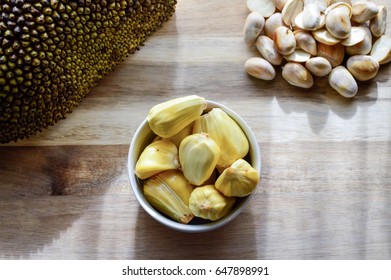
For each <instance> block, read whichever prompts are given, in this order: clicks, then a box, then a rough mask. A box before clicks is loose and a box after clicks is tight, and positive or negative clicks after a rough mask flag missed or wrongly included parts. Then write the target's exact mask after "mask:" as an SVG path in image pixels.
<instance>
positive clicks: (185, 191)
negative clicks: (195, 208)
mask: <svg viewBox="0 0 391 280" xmlns="http://www.w3.org/2000/svg"><path fill="white" fill-rule="evenodd" d="M156 177H157V178H158V179H160V180H162V181H163V182H164V183H165V184H166V185H168V186H169V187H170V188H171V189H172V190H173V191H174V192H175V193H176V194H177V195H178V196H179V198H180V199H181V200H182V201H183V202H184V203H185V204H186V205H187V206H189V198H190V194H191V193H192V191H193V190H194V186H193V185H192V184H190V182H189V181H187V179H186V178H185V176H184V175H183V173H182V172H181V171H179V170H167V171H164V172H162V173H159V174H157V175H156Z"/></svg>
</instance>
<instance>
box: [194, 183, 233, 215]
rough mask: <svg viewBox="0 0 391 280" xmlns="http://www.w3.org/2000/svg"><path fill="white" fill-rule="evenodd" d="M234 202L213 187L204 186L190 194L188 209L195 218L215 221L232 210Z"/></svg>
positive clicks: (231, 198)
mask: <svg viewBox="0 0 391 280" xmlns="http://www.w3.org/2000/svg"><path fill="white" fill-rule="evenodd" d="M235 201H236V198H235V197H227V196H224V195H223V194H221V193H220V192H219V191H218V190H217V189H216V188H215V186H214V185H205V186H202V187H197V188H195V189H194V191H193V192H192V193H191V195H190V199H189V208H190V211H191V212H192V213H193V214H194V216H196V217H200V218H203V219H208V220H211V221H217V220H219V219H221V218H222V217H224V216H225V215H227V214H228V213H229V212H230V211H231V210H232V208H233V206H234V204H235Z"/></svg>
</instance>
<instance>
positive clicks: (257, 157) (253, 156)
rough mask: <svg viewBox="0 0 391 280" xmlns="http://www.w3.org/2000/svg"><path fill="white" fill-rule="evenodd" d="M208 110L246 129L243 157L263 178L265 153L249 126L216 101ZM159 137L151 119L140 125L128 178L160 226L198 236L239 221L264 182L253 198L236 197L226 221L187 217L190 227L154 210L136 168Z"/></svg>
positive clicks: (225, 217)
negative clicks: (146, 149) (215, 109)
mask: <svg viewBox="0 0 391 280" xmlns="http://www.w3.org/2000/svg"><path fill="white" fill-rule="evenodd" d="M206 103H207V106H206V109H205V110H204V111H203V114H205V113H208V112H210V111H211V110H212V109H213V108H220V109H221V110H223V111H224V112H225V113H226V114H227V115H228V116H230V117H231V118H232V119H233V120H234V121H235V122H236V123H237V124H238V125H239V126H240V128H241V129H242V131H243V132H244V134H245V136H246V137H247V140H248V146H249V147H248V153H247V154H246V155H245V156H244V157H243V158H244V159H245V160H246V161H247V162H248V163H249V164H251V166H252V167H253V168H254V169H255V170H256V171H257V172H258V174H259V176H260V174H261V152H260V149H259V146H258V143H257V140H256V138H255V135H254V133H253V131H252V130H251V128H250V127H249V125H248V124H247V123H246V122H245V121H244V119H243V118H242V117H240V116H239V115H238V114H237V113H235V112H234V111H232V110H231V109H230V108H228V107H226V106H224V105H223V104H220V103H218V102H215V101H210V100H206ZM156 139H159V137H157V136H156V134H155V133H154V132H153V131H152V130H151V128H150V126H149V124H148V120H147V118H146V119H145V120H144V121H143V122H142V123H141V124H140V126H139V127H138V129H137V130H136V132H135V133H134V136H133V138H132V140H131V143H130V149H129V154H128V166H127V167H128V174H129V180H130V185H131V189H132V191H133V193H134V195H135V197H136V199H137V201H138V202H139V204H140V206H141V207H142V208H143V209H144V210H145V211H146V212H147V213H148V214H149V215H150V216H151V217H152V218H153V219H155V220H156V221H158V222H159V223H161V224H163V225H165V226H167V227H169V228H171V229H174V230H177V231H181V232H188V233H198V232H206V231H211V230H215V229H217V228H220V227H222V226H224V225H226V224H228V223H230V222H231V221H232V220H234V219H235V218H237V217H238V216H239V215H240V214H241V213H242V211H243V210H244V209H245V208H246V207H247V205H248V204H249V202H250V200H251V199H252V198H253V196H254V193H255V191H256V189H257V188H259V184H260V180H259V182H258V186H257V188H256V189H255V190H254V191H253V192H251V193H250V194H249V195H247V196H244V197H236V198H235V199H236V201H235V203H234V205H233V207H232V209H231V210H230V211H229V213H228V214H226V215H224V216H223V217H222V218H219V219H217V220H215V221H212V220H208V219H202V218H199V217H194V218H192V217H190V218H189V215H188V213H184V214H183V215H184V219H185V220H186V221H187V223H181V222H180V221H175V220H174V219H172V218H170V217H168V216H167V215H165V214H164V213H163V212H162V211H159V210H157V209H156V207H153V206H152V205H151V203H150V201H149V200H148V199H147V197H146V195H145V193H144V191H143V188H144V184H145V182H146V180H143V179H140V178H139V177H138V176H137V175H136V172H135V170H136V165H137V162H138V159H139V158H140V155H141V154H142V152H143V151H144V149H145V148H146V147H147V146H148V145H150V144H151V143H152V142H154V141H157V140H156ZM195 188H199V186H195ZM191 218H192V219H191Z"/></svg>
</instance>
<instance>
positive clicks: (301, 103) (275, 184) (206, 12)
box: [0, 0, 391, 259]
mask: <svg viewBox="0 0 391 280" xmlns="http://www.w3.org/2000/svg"><path fill="white" fill-rule="evenodd" d="M375 2H376V3H377V4H379V5H380V4H383V5H385V6H387V8H388V9H389V10H391V5H390V3H389V2H388V1H385V0H376V1H375ZM247 14H248V11H247V8H246V6H245V3H244V2H243V1H241V0H232V1H229V5H227V1H223V0H216V1H201V2H200V1H195V0H186V1H179V3H178V6H177V12H176V14H175V16H174V17H173V18H172V19H171V20H170V21H169V22H167V23H166V24H165V25H164V26H163V28H161V29H160V30H158V31H157V32H156V33H154V34H153V35H152V37H150V38H149V40H148V41H147V42H146V44H145V46H144V47H142V48H141V50H140V51H138V52H136V53H135V54H134V55H132V56H129V57H128V59H126V60H125V61H124V63H122V64H120V65H119V67H118V68H117V69H116V70H115V71H114V72H112V73H110V74H109V75H107V76H106V77H105V78H104V79H103V80H102V81H101V83H99V84H98V85H97V86H96V87H95V88H93V89H92V91H91V93H90V95H89V96H88V97H87V98H86V99H85V100H84V101H83V102H82V103H81V104H80V105H79V107H78V108H77V109H76V110H75V111H74V112H73V113H72V114H70V115H69V116H68V118H67V119H66V120H63V121H60V122H59V123H58V124H57V125H56V126H54V127H51V128H49V129H48V130H46V131H44V132H43V133H40V134H37V135H35V136H33V137H31V138H30V139H27V140H23V141H19V142H17V143H10V144H7V145H1V146H0V258H1V259H391V211H390V210H391V172H390V171H391V98H390V92H391V81H390V79H389V77H390V74H391V66H390V64H387V65H383V66H381V69H380V71H379V74H378V76H377V77H376V78H375V79H373V80H371V81H369V82H365V83H360V84H359V89H360V90H359V93H358V95H357V96H356V97H355V98H354V99H352V100H346V99H344V98H342V97H340V96H338V95H337V94H336V93H335V92H334V91H333V90H332V89H331V88H330V87H329V86H328V84H327V79H321V78H319V79H316V83H315V86H314V87H313V88H312V89H311V90H309V91H303V90H301V89H297V88H294V87H292V86H289V85H288V84H287V83H286V82H285V81H284V80H283V79H282V77H281V71H277V72H278V74H277V77H276V79H275V80H273V81H270V82H264V81H259V80H255V79H253V78H251V77H249V76H247V75H246V74H245V73H244V71H243V63H244V61H245V60H246V59H247V58H249V57H251V56H253V55H257V53H256V50H255V49H252V48H247V47H246V46H245V45H244V44H243V42H242V38H241V32H242V27H243V23H244V20H245V17H246V15H247ZM388 25H389V26H391V17H389V18H388ZM387 34H391V33H390V29H389V30H388V31H387ZM185 94H199V95H202V96H204V97H206V98H207V99H210V100H215V101H218V102H221V103H223V104H225V105H226V106H228V107H230V108H231V109H233V110H235V111H236V112H238V113H239V114H240V115H241V116H243V118H244V119H245V120H246V122H247V123H248V124H249V126H250V127H251V128H252V129H253V130H254V132H255V135H256V138H257V140H258V143H259V146H260V149H261V153H262V174H261V184H260V185H259V188H258V189H257V192H256V194H255V196H254V199H253V200H252V201H251V203H250V205H249V206H248V208H247V209H246V210H245V211H244V213H242V215H240V216H239V217H238V218H237V219H236V220H234V221H233V222H232V223H230V224H228V225H227V226H225V227H223V228H220V229H218V230H216V231H214V232H208V233H202V234H197V235H189V234H185V233H179V232H175V231H172V230H170V229H168V228H165V227H164V226H162V225H160V224H158V223H157V222H156V221H155V220H153V219H152V218H151V217H149V216H148V215H147V214H146V212H145V211H144V210H143V209H142V208H141V207H140V206H139V205H138V203H137V201H136V199H135V197H134V195H133V193H132V192H131V190H130V185H129V182H128V175H127V171H126V169H127V166H126V163H127V154H128V149H129V144H130V141H131V139H132V137H133V134H134V132H135V130H136V129H137V127H138V125H139V124H140V123H141V121H142V120H143V119H144V118H145V116H146V114H147V112H148V110H149V108H150V107H152V106H153V105H155V104H156V103H158V102H160V101H164V100H167V99H170V98H173V97H176V96H180V95H185Z"/></svg>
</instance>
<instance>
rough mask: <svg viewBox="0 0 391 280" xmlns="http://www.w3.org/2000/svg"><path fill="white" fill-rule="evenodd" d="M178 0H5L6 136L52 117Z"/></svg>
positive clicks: (1, 59)
mask: <svg viewBox="0 0 391 280" xmlns="http://www.w3.org/2000/svg"><path fill="white" fill-rule="evenodd" d="M175 5H176V0H134V1H132V0H99V1H92V0H77V1H72V0H42V1H35V0H1V4H0V143H8V142H10V141H17V140H18V139H23V138H25V137H28V136H30V135H33V134H35V133H36V132H38V131H42V129H44V128H47V127H48V126H51V125H53V124H54V123H56V122H57V121H58V120H60V119H64V118H65V116H66V114H68V113H70V112H72V110H73V109H74V108H75V107H76V106H77V105H78V104H79V102H81V100H82V99H83V98H84V97H85V96H86V94H87V93H88V92H89V90H90V88H91V87H92V86H94V85H96V84H97V82H98V81H99V80H100V79H101V78H102V77H103V76H104V75H105V74H107V73H108V72H110V71H112V70H113V68H114V67H115V66H116V65H117V64H118V63H119V62H121V61H123V60H124V59H125V57H126V56H127V55H128V54H132V53H134V52H135V51H136V50H137V49H138V48H139V47H140V46H141V45H143V42H144V41H145V40H146V39H147V37H148V36H149V35H150V34H151V33H152V32H154V31H155V30H156V29H157V28H158V27H160V26H161V25H162V24H163V23H164V22H166V21H167V20H168V19H169V18H170V17H171V16H172V15H173V13H174V12H175Z"/></svg>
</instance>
